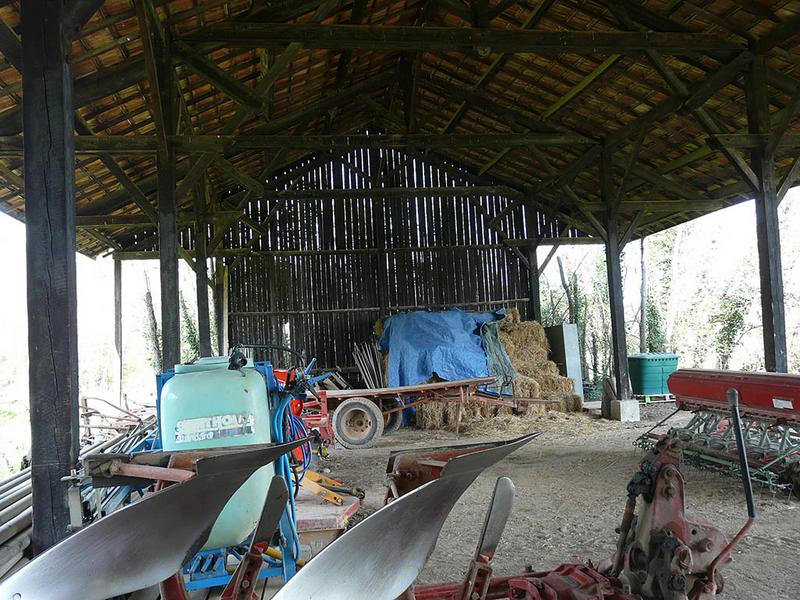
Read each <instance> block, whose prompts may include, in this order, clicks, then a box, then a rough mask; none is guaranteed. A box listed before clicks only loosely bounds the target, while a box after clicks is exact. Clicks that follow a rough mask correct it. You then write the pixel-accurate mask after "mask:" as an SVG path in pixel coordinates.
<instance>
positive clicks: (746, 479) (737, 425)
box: [707, 388, 756, 594]
mask: <svg viewBox="0 0 800 600" xmlns="http://www.w3.org/2000/svg"><path fill="white" fill-rule="evenodd" d="M728 404H729V405H730V408H731V426H732V427H733V434H734V436H735V437H736V449H737V451H738V452H739V466H740V468H741V471H742V485H743V486H744V496H745V499H746V500H747V516H748V518H747V521H746V522H745V524H744V526H742V528H741V529H740V530H739V532H738V533H737V534H736V535H735V536H734V537H733V539H732V540H731V541H730V542H729V543H728V545H727V546H725V548H723V549H722V552H720V553H719V554H718V555H717V557H716V558H715V559H714V560H713V561H712V562H711V565H710V566H709V567H708V572H707V576H708V585H709V586H710V587H711V593H712V594H715V593H716V591H717V582H716V571H717V568H718V567H719V565H720V563H721V562H722V561H723V560H726V559H727V558H728V557H730V555H731V552H732V551H733V549H734V548H735V547H736V545H737V544H738V543H739V542H740V541H741V540H742V539H743V538H744V537H745V536H746V535H747V533H748V532H749V531H750V528H751V527H752V526H753V522H754V521H755V519H756V505H755V500H754V499H753V482H752V481H751V480H750V465H748V463H747V450H746V448H745V446H744V436H743V435H742V425H741V417H740V416H739V391H738V390H736V389H735V388H730V389H729V390H728Z"/></svg>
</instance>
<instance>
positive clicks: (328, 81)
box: [0, 0, 800, 256]
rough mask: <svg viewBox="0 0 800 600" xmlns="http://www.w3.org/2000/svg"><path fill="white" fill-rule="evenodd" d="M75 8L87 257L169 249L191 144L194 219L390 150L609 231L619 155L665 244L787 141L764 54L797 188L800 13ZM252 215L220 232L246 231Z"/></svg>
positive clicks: (6, 142)
mask: <svg viewBox="0 0 800 600" xmlns="http://www.w3.org/2000/svg"><path fill="white" fill-rule="evenodd" d="M20 4H21V0H2V1H1V2H0V17H1V19H0V53H2V62H0V136H2V137H0V209H2V210H3V211H5V212H7V213H8V214H11V215H13V216H15V217H18V218H21V219H24V213H25V200H24V181H23V177H22V173H23V171H22V166H23V165H22V147H23V140H22V137H21V135H20V132H21V131H22V110H21V101H22V97H21V75H20V69H21V52H20V42H19V21H20ZM74 4H75V7H76V8H75V9H74V10H73V15H72V17H71V18H72V19H73V21H72V22H71V23H70V24H71V26H74V27H75V29H76V34H75V37H74V40H73V42H72V57H73V58H72V68H73V73H74V105H75V113H76V114H75V128H76V141H75V144H76V152H77V159H76V163H77V164H76V171H75V179H76V203H77V215H78V216H77V226H78V249H79V250H80V251H81V252H83V253H85V254H87V255H90V256H95V255H98V254H100V253H103V252H105V251H107V250H108V249H113V250H117V251H123V250H127V249H130V248H133V247H141V241H142V240H143V239H145V238H147V237H148V236H150V237H153V236H155V233H156V231H157V228H156V225H155V224H156V223H157V221H158V213H157V205H158V200H157V198H156V189H157V172H156V171H157V167H156V165H157V160H156V154H157V151H158V149H159V144H160V143H162V142H163V143H166V144H170V145H171V147H172V148H173V149H174V151H175V152H176V153H177V186H178V188H177V202H178V208H179V211H180V212H179V216H178V219H179V225H182V226H184V227H186V226H188V225H189V224H190V223H191V222H192V220H193V218H194V213H193V212H192V203H193V198H194V197H195V195H196V190H197V188H198V183H199V182H201V181H203V180H204V179H206V178H207V180H208V184H209V186H210V188H209V189H210V190H211V197H212V201H214V200H213V199H214V198H232V197H234V196H232V194H240V195H241V194H244V197H245V198H253V197H261V196H270V195H272V196H275V195H276V194H278V193H279V192H278V190H279V189H280V188H273V187H271V185H272V184H270V183H269V182H270V181H271V179H270V175H271V174H273V173H276V172H279V171H280V170H281V169H284V168H285V167H287V166H288V165H292V164H296V163H297V162H298V161H300V160H301V159H308V158H309V157H319V160H324V157H325V156H327V155H329V154H330V153H331V151H335V150H337V149H341V150H346V149H349V148H354V147H388V148H403V149H410V150H413V151H416V152H419V153H421V154H425V155H427V156H432V157H436V159H437V160H441V161H444V162H446V163H447V164H450V165H452V166H453V168H456V169H459V170H463V171H465V172H467V173H468V174H469V176H470V181H471V182H472V185H475V186H478V188H479V189H480V190H482V191H486V190H493V191H495V192H497V193H502V194H506V195H508V196H509V197H511V198H513V199H514V201H513V202H511V203H510V204H509V206H508V208H507V209H505V210H507V211H509V212H511V211H515V210H520V211H521V210H523V207H524V206H525V205H532V206H534V207H535V208H536V209H537V210H539V211H541V212H543V213H545V214H548V215H552V216H553V217H554V218H558V219H560V220H561V221H563V222H565V223H569V224H570V225H571V226H573V227H576V228H578V229H580V230H581V231H583V232H585V234H586V235H588V236H599V237H600V238H602V237H603V236H604V225H603V223H602V214H603V213H604V212H605V211H606V210H607V209H608V205H607V202H605V201H604V200H603V198H602V194H601V187H602V186H601V185H600V182H601V179H602V178H601V167H600V164H601V160H602V158H603V156H605V157H606V158H607V159H608V162H607V163H603V164H606V165H610V171H611V173H610V174H609V173H606V174H605V177H606V179H610V181H607V184H608V185H609V186H612V189H613V190H615V191H614V193H613V194H611V196H612V197H613V198H614V201H615V203H616V210H617V211H618V215H619V219H620V228H621V230H622V231H627V235H628V239H630V237H631V236H639V235H646V234H650V233H654V232H657V231H659V230H662V229H664V228H667V227H670V226H672V225H675V224H677V223H680V222H683V221H686V220H688V219H692V218H695V217H697V216H700V215H702V214H705V213H708V212H711V211H714V210H717V209H719V208H721V207H724V206H728V205H731V204H734V203H737V202H740V201H742V200H744V199H747V198H750V197H752V195H753V191H754V186H757V184H758V178H757V177H756V175H755V174H754V172H753V167H752V166H750V164H749V163H748V161H747V160H745V157H746V155H747V151H748V149H749V148H752V147H753V146H755V145H763V144H764V143H766V142H765V139H766V138H759V136H758V135H754V134H752V131H753V128H752V127H749V126H748V110H747V102H746V98H745V88H746V79H745V75H746V73H747V72H748V70H749V69H750V68H751V65H752V63H753V61H757V60H763V61H765V64H764V69H763V73H765V78H766V88H767V90H768V91H767V102H768V104H769V107H768V111H769V118H770V119H771V123H772V126H773V127H774V128H776V130H777V131H779V132H780V133H779V135H778V136H777V138H770V141H769V143H770V144H772V145H774V148H773V150H774V153H775V166H776V176H777V177H778V187H779V190H780V191H779V195H781V194H785V192H786V190H787V189H788V187H789V186H790V185H791V184H792V183H793V181H794V180H795V177H796V175H797V173H798V171H800V168H798V162H797V160H796V157H797V154H798V153H797V147H798V146H800V119H799V118H798V116H797V114H796V110H795V109H796V107H797V105H798V101H800V35H797V34H798V32H799V31H800V2H798V1H797V0H764V1H760V0H520V1H518V0H472V1H471V2H466V1H465V0H169V1H167V0H142V1H141V2H140V1H139V0H105V1H104V2H103V1H99V2H98V1H97V0H93V1H92V0H90V1H84V0H75V2H74ZM95 10H96V12H95ZM159 37H160V38H161V39H162V40H166V43H167V44H168V45H169V48H170V51H171V58H172V65H173V67H174V71H175V74H176V78H177V82H178V86H179V89H180V92H181V93H180V95H179V97H178V94H175V96H176V98H175V100H176V102H177V103H178V131H177V134H174V135H167V134H166V133H163V132H162V131H160V130H159V126H158V123H159V119H160V116H159V114H158V112H159V109H157V108H156V109H155V110H154V103H153V101H152V98H153V95H152V93H151V92H152V91H153V90H151V85H152V82H153V81H154V78H155V70H156V69H157V68H158V67H157V65H154V64H153V60H152V45H153V43H154V40H157V39H159ZM751 118H752V117H751ZM365 132H370V134H369V135H365ZM375 132H378V134H377V135H376V133H375ZM272 183H273V184H274V183H275V182H274V181H273V182H272ZM283 187H284V188H285V187H286V185H284V186H283ZM283 193H284V194H286V192H283ZM307 193H308V194H313V192H307ZM398 193H401V191H398ZM441 193H445V192H441ZM460 193H469V190H467V191H464V190H463V189H462V190H461V191H460ZM237 198H239V197H237ZM241 206H242V203H241V202H236V201H231V202H229V203H228V204H227V205H226V206H225V207H224V208H225V210H222V209H219V207H217V213H212V214H211V215H210V216H209V219H210V222H211V223H212V224H216V225H217V226H220V227H223V228H224V227H231V226H232V225H233V224H234V223H236V220H237V217H238V216H239V215H238V213H239V212H241ZM236 211H238V212H236ZM245 224H247V223H245ZM254 225H257V224H254Z"/></svg>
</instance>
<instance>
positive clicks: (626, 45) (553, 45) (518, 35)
mask: <svg viewBox="0 0 800 600" xmlns="http://www.w3.org/2000/svg"><path fill="white" fill-rule="evenodd" d="M183 40H184V41H188V42H191V43H208V42H215V43H222V44H225V45H227V46H230V47H239V48H266V47H273V46H280V45H283V44H287V43H301V44H303V45H304V46H305V47H307V48H314V49H335V50H342V49H356V48H361V49H372V50H383V51H385V50H406V51H413V50H427V51H431V50H472V49H474V48H476V47H488V48H491V49H492V50H494V51H495V52H506V53H517V52H535V53H538V54H568V53H579V54H613V53H617V54H626V53H639V52H644V51H645V50H658V51H660V52H664V53H671V54H685V53H687V52H698V51H720V50H724V51H733V50H741V49H742V48H741V46H738V45H736V44H733V43H731V42H729V41H728V40H725V39H723V38H720V37H718V36H716V35H710V34H705V33H684V32H668V33H663V32H657V33H656V32H646V33H635V32H586V31H564V32H552V31H531V30H519V29H511V30H508V29H489V28H487V29H477V28H458V27H408V26H382V27H376V26H372V25H320V24H306V23H302V24H301V23H222V24H220V25H215V26H212V27H209V28H207V29H205V30H203V31H201V32H197V33H191V34H188V35H186V36H184V37H183Z"/></svg>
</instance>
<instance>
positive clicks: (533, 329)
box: [416, 308, 581, 430]
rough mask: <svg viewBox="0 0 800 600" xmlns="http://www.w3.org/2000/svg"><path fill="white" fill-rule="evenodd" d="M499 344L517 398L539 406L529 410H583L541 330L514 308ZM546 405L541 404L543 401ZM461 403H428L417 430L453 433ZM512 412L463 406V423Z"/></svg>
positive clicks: (420, 408) (476, 404)
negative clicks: (512, 374) (511, 369)
mask: <svg viewBox="0 0 800 600" xmlns="http://www.w3.org/2000/svg"><path fill="white" fill-rule="evenodd" d="M500 342H501V343H502V344H503V347H504V348H505V351H506V353H507V354H508V357H509V358H510V359H511V364H512V365H513V367H514V370H515V371H516V377H515V379H514V395H515V396H516V397H517V398H521V399H532V400H537V401H539V402H537V403H532V404H530V405H529V410H534V411H544V410H560V411H563V412H571V411H576V410H580V408H581V402H580V398H579V397H578V396H577V395H576V394H575V382H574V381H573V380H572V379H570V378H568V377H564V376H562V375H561V374H560V373H559V371H558V366H556V364H555V363H554V362H552V361H550V360H548V356H549V354H550V344H549V343H548V341H547V336H546V335H545V332H544V327H542V326H541V325H540V324H539V323H538V322H536V321H522V320H521V319H520V314H519V311H518V310H517V309H515V308H513V309H511V310H509V311H508V314H507V316H506V318H505V319H504V320H503V322H502V323H501V324H500ZM542 400H544V401H545V402H544V403H542V402H541V401H542ZM457 411H458V403H456V402H446V403H442V402H428V403H426V404H421V405H420V406H418V407H417V414H416V421H417V427H419V428H421V429H451V430H452V429H454V428H455V423H456V420H457ZM510 413H511V409H509V408H506V407H501V406H495V405H492V404H489V403H488V402H480V401H477V400H475V401H470V402H465V403H464V408H463V411H462V413H461V422H462V423H465V424H466V423H470V422H475V421H480V420H483V419H490V418H494V417H496V416H498V415H508V414H510Z"/></svg>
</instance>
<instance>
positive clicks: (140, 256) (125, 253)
mask: <svg viewBox="0 0 800 600" xmlns="http://www.w3.org/2000/svg"><path fill="white" fill-rule="evenodd" d="M533 243H538V244H539V245H540V246H561V245H565V246H567V245H575V246H583V245H595V244H602V243H603V240H601V239H600V238H597V237H568V236H564V237H551V238H528V239H514V238H506V239H505V240H504V241H503V243H501V244H465V245H455V246H416V247H400V248H350V249H337V250H252V249H250V248H218V249H217V250H215V251H214V252H213V253H211V254H210V255H213V256H214V257H221V258H241V257H245V256H275V257H277V256H343V255H351V254H394V253H403V252H442V253H449V252H458V251H462V250H499V249H508V248H516V249H519V248H526V247H527V246H530V245H531V244H533ZM186 252H187V254H189V255H190V256H194V253H193V252H192V251H191V250H187V251H186ZM111 256H113V257H114V258H115V259H117V260H155V259H158V251H157V250H121V251H118V252H113V253H112V254H111Z"/></svg>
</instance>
